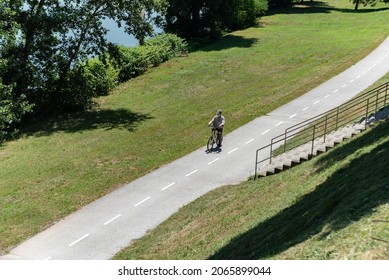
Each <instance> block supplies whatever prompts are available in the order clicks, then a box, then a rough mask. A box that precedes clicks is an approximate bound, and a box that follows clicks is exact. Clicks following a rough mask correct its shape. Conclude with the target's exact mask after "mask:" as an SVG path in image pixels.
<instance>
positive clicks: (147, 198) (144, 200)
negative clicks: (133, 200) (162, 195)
mask: <svg viewBox="0 0 389 280" xmlns="http://www.w3.org/2000/svg"><path fill="white" fill-rule="evenodd" d="M150 198H151V196H149V197H146V198H145V199H143V200H142V201H140V202H138V203H137V204H135V205H134V206H135V207H138V206H139V205H141V204H142V203H144V202H146V201H147V200H149V199H150Z"/></svg>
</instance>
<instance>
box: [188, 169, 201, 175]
mask: <svg viewBox="0 0 389 280" xmlns="http://www.w3.org/2000/svg"><path fill="white" fill-rule="evenodd" d="M197 171H199V170H198V169H196V170H194V171H192V172H190V173H189V174H186V175H185V177H189V176H191V175H193V174H195V173H196V172H197Z"/></svg>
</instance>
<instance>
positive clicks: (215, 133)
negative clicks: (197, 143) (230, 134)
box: [207, 127, 221, 151]
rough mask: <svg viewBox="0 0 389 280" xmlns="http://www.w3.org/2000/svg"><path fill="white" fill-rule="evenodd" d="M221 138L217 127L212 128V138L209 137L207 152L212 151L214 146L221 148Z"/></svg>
mask: <svg viewBox="0 0 389 280" xmlns="http://www.w3.org/2000/svg"><path fill="white" fill-rule="evenodd" d="M220 136H221V132H220V131H217V130H216V128H215V127H212V129H211V136H210V137H209V139H208V142H207V151H212V150H213V146H214V145H215V144H217V146H218V147H220V146H221V142H220Z"/></svg>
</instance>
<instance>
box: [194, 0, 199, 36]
mask: <svg viewBox="0 0 389 280" xmlns="http://www.w3.org/2000/svg"><path fill="white" fill-rule="evenodd" d="M200 9H201V2H199V1H192V35H198V34H199V33H200V32H199V31H200Z"/></svg>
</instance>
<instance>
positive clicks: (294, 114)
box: [289, 114, 297, 119]
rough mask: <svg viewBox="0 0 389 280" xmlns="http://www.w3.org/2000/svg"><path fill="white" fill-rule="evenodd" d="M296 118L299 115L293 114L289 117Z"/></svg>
mask: <svg viewBox="0 0 389 280" xmlns="http://www.w3.org/2000/svg"><path fill="white" fill-rule="evenodd" d="M295 116H297V114H293V115H291V116H290V117H289V119H293V118H294V117H295Z"/></svg>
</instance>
